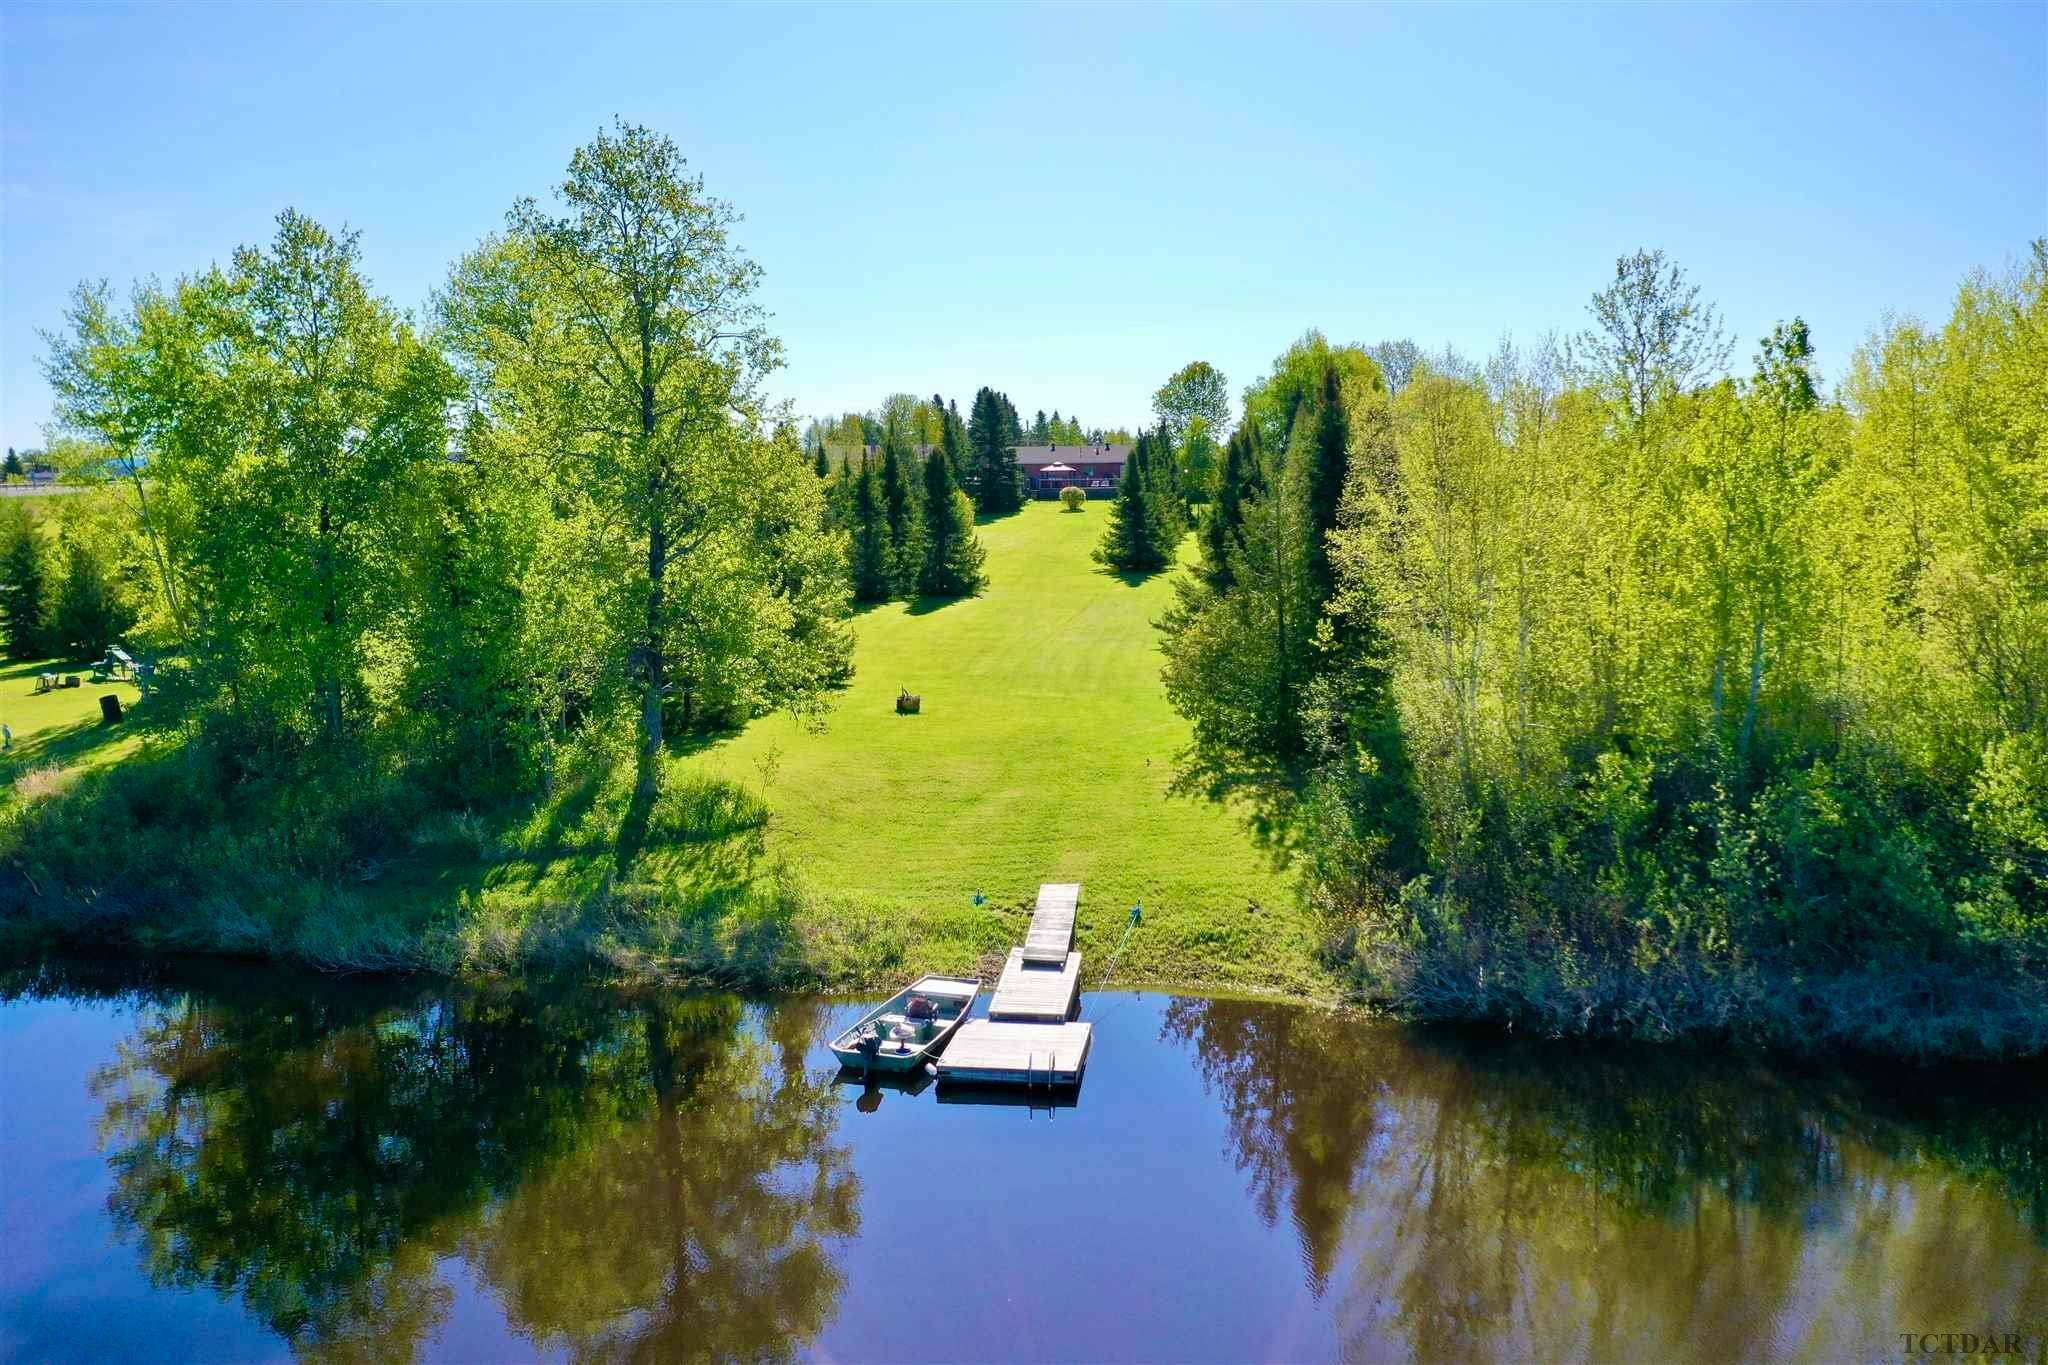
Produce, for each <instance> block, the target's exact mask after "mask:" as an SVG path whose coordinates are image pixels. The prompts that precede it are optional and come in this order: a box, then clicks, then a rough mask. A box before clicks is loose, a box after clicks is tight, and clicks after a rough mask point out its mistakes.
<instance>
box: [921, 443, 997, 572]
mask: <svg viewBox="0 0 2048 1365" xmlns="http://www.w3.org/2000/svg"><path fill="white" fill-rule="evenodd" d="M924 525H925V549H924V568H923V572H921V573H920V574H919V575H918V580H917V590H918V591H919V592H920V593H922V594H924V595H926V596H930V597H972V596H974V595H975V594H976V593H978V592H980V591H981V589H982V587H983V586H984V585H985V584H986V583H987V581H988V577H987V573H986V571H985V570H984V567H983V565H984V561H985V560H986V558H987V555H986V552H985V551H984V550H983V549H982V546H981V541H980V539H979V538H978V537H977V536H976V535H975V533H974V503H973V502H972V500H970V499H969V498H968V496H967V495H966V494H965V493H963V492H961V491H960V487H959V485H958V484H956V483H954V482H953V467H952V464H951V462H950V461H948V460H947V458H946V453H945V452H944V451H943V450H934V451H933V452H932V453H931V454H930V455H929V456H928V457H927V458H926V459H925V462H924Z"/></svg>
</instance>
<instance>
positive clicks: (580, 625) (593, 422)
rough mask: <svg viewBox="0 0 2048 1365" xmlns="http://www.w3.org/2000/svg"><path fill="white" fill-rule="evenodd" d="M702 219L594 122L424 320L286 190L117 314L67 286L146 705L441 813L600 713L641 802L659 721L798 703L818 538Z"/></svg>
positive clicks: (818, 678) (61, 357)
mask: <svg viewBox="0 0 2048 1365" xmlns="http://www.w3.org/2000/svg"><path fill="white" fill-rule="evenodd" d="M733 221H734V214H733V212H732V210H731V209H730V208H729V207H728V206H726V205H725V204H723V203H721V202H720V201H718V200H716V199H713V198H710V197H709V196H707V195H706V194H705V193H704V192H703V183H702V181H701V179H700V178H698V177H695V176H692V175H690V174H689V173H688V171H687V168H686V167H685V165H684V162H683V160H682V158H681V157H680V155H679V154H678V153H677V151H676V148H675V147H674V145H673V144H672V143H670V142H669V141H668V140H667V139H666V138H663V137H660V136H658V135H656V134H652V133H650V132H648V131H647V130H645V129H641V128H636V127H627V126H624V125H621V126H619V127H617V128H615V129H613V130H611V131H609V132H606V133H604V134H601V135H600V136H599V137H598V138H597V139H596V140H595V141H594V142H592V143H591V144H589V145H588V146H586V147H584V148H582V149H580V150H579V151H578V152H577V153H576V155H575V157H574V159H573V161H572V162H571V164H570V167H569V173H568V176H567V178H566V179H565V180H564V181H563V183H562V184H561V185H560V187H559V188H558V190H557V191H556V193H555V195H554V196H553V200H552V202H550V203H548V204H545V205H544V204H542V203H539V202H537V201H534V200H522V201H521V202H520V203H518V204H516V205H515V206H514V207H513V209H512V210H511V212H510V213H509V214H508V216H507V219H506V223H505V226H504V229H503V230H502V231H501V232H499V233H497V234H494V235H492V236H490V237H488V238H486V239H485V240H484V242H483V243H482V244H481V245H480V246H479V247H478V248H477V249H476V251H474V252H473V253H471V254H470V255H468V256H466V257H465V258H464V259H462V260H461V261H459V262H458V263H457V264H456V265H455V267H454V268H453V270H452V271H451V273H450V276H449V278H448V281H447V283H446V285H445V286H444V288H443V289H442V290H441V291H440V292H439V293H438V294H437V296H436V298H435V300H434V304H433V307H432V309H431V313H430V318H431V327H430V329H429V330H428V331H426V332H421V331H418V330H416V329H415V327H414V326H413V325H412V324H411V323H410V322H409V321H408V320H407V319H406V318H405V317H403V316H402V315H401V314H400V313H399V312H398V311H397V310H396V309H395V308H393V307H392V306H391V305H390V304H389V303H387V302H385V301H384V300H382V299H381V298H379V297H377V296H376V295H375V294H374V293H373V292H372V290H371V287H370V285H369V283H368V282H367V281H366V280H365V279H364V278H363V276H362V274H361V271H360V266H359V252H358V246H357V242H356V239H355V237H354V236H353V235H352V234H348V233H334V232H331V231H329V230H328V229H326V228H325V227H323V226H322V225H320V224H318V223H315V222H313V221H312V220H310V219H308V218H306V217H304V216H302V215H300V214H297V213H294V212H287V213H285V214H283V215H282V216H281V217H280V218H279V219H278V224H277V232H276V234H275V236H274V237H273V239H272V240H271V241H270V242H269V243H268V244H267V245H265V246H261V247H248V248H244V249H242V250H240V251H238V252H236V253H235V255H234V256H233V258H232V260H231V261H230V262H229V263H228V264H227V265H226V266H224V267H216V268H214V269H211V270H208V271H205V272H203V273H200V274H196V275H192V276H188V277H186V278H183V279H180V280H178V281H177V282H176V283H174V284H172V285H170V286H168V287H159V286H155V285H148V286H143V287H140V288H138V290H137V291H136V293H135V295H134V297H133V299H132V301H131V302H130V303H129V304H127V305H126V306H122V305H120V304H118V303H117V302H116V300H115V299H114V297H113V296H112V295H111V294H110V292H109V291H108V290H106V289H105V288H104V287H101V286H86V287H82V288H81V289H80V290H79V291H78V293H77V295H76V297H75V300H74V304H73V307H72V309H71V312H70V316H69V318H68V319H67V326H66V327H65V328H64V329H63V330H62V331H61V332H60V333H58V334H55V335H51V336H49V337H48V338H47V340H48V342H49V345H50V356H49V360H48V364H47V370H48V374H49V377H50V379H51V381H52V384H53V386H54V388H55V390H56V393H57V400H58V408H59V414H60V417H61V418H62V420H63V421H64V422H65V424H66V425H67V426H68V427H70V428H71V429H72V430H74V431H76V432H77V433H79V434H80V435H82V436H84V437H88V438H90V439H91V440H93V441H94V442H97V443H98V445H99V447H100V448H101V450H102V451H103V452H105V458H104V459H103V460H102V462H101V463H102V466H103V468H105V469H107V470H109V471H111V474H110V481H111V482H112V483H113V484H114V485H115V486H116V487H127V488H129V490H130V496H129V498H128V503H129V510H130V514H131V524H130V533H131V535H132V537H133V540H134V543H135V544H137V545H138V546H145V547H147V551H146V553H140V554H138V555H137V556H136V557H135V558H136V559H137V560H138V561H139V562H140V564H141V565H143V566H146V567H145V568H144V571H143V574H142V577H143V586H144V589H145V591H144V592H143V594H142V599H143V600H142V601H141V603H140V607H139V616H140V620H139V623H138V626H137V629H138V631H139V633H140V635H141V636H142V637H143V638H144V639H146V640H147V641H148V643H149V645H150V646H151V647H152V648H153V649H154V650H156V651H158V652H161V653H162V654H163V655H164V656H165V658H166V660H167V663H166V667H165V670H164V674H163V676H164V680H165V689H164V690H165V693H166V697H165V702H164V709H163V711H162V712H160V715H161V716H162V717H164V718H169V717H172V716H175V717H176V718H177V720H178V722H179V723H180V724H182V725H185V726H188V727H196V730H195V733H197V734H199V735H201V736H202V737H206V736H211V737H212V738H213V739H214V740H216V741H218V743H217V744H216V745H215V746H214V747H215V749H217V750H218V751H219V752H221V753H224V754H232V755H233V756H234V762H235V763H236V764H238V765H244V766H246V765H251V764H254V765H257V766H259V767H262V766H265V765H268V766H271V767H275V766H277V765H278V764H284V765H286V766H291V765H294V764H298V765H303V764H304V763H308V762H311V763H314V764H316V765H321V766H334V765H336V764H340V765H342V766H347V765H351V764H356V763H360V762H361V761H364V760H366V759H367V760H375V761H378V762H382V763H385V764H387V765H388V764H397V765H398V766H400V767H401V768H405V769H408V770H412V771H416V772H418V773H421V774H423V775H425V776H427V777H429V778H430V779H432V780H434V781H440V782H446V783H448V784H449V785H450V786H451V787H453V788H454V789H456V790H457V791H459V792H461V793H462V794H463V799H465V800H466V799H469V797H470V796H472V795H474V794H476V793H477V792H478V791H479V789H481V790H483V791H486V792H490V791H496V792H509V791H517V790H522V789H526V788H529V787H532V786H533V785H534V784H536V783H542V784H544V783H545V782H546V781H547V780H548V778H549V775H550V774H551V772H552V767H551V765H552V761H553V755H554V753H555V750H556V747H557V745H558V744H559V743H560V742H561V741H563V740H565V739H567V738H570V737H572V736H573V735H575V734H576V733H578V732H579V731H581V730H584V729H586V728H588V727H590V726H593V725H596V726H599V727H608V726H609V725H610V723H611V721H612V720H613V719H614V718H616V719H617V720H618V721H619V722H620V723H621V724H622V725H627V724H630V726H631V727H632V728H633V729H635V730H636V731H637V733H638V736H639V754H640V763H639V773H640V776H639V783H640V786H641V789H642V791H643V792H651V791H652V790H653V788H654V786H655V784H656V783H657V782H658V778H659V762H658V760H659V756H660V752H661V749H662V746H663V743H664V740H665V738H666V736H667V735H668V734H669V733H670V731H671V730H673V729H674V728H675V727H678V726H681V727H686V728H687V727H695V726H701V725H716V724H729V723H732V722H735V721H738V720H742V719H745V718H747V717H749V716H752V715H755V714H758V713H760V712H762V711H763V710H766V709H770V708H775V707H788V708H793V709H796V710H799V711H804V710H810V709H814V708H816V707H817V706H819V705H820V704H821V702H822V697H823V694H824V690H825V689H826V688H827V687H828V686H829V685H830V684H831V683H832V682H833V681H834V680H836V679H837V678H839V677H842V676H844V673H845V671H846V669H847V668H848V666H849V649H850V637H849V635H848V632H847V630H846V628H845V626H844V624H843V621H844V617H845V614H846V603H847V596H848V593H847V575H846V564H847V555H848V547H847V541H846V538H845V536H844V535H843V534H841V533H839V532H837V531H834V530H832V529H830V528H828V526H827V525H826V508H825V496H824V489H823V487H822V486H821V484H820V481H819V479H818V477H817V476H816V473H815V472H814V466H813V462H812V461H811V459H810V458H808V456H807V455H806V453H805V452H804V451H803V449H802V448H801V446H800V444H799V441H798V439H797V437H796V434H795V432H794V431H793V430H791V429H789V428H788V427H787V426H786V425H784V424H781V423H779V422H777V421H776V420H775V419H774V417H773V415H772V414H771V413H770V412H769V411H768V410H767V409H766V407H765V405H764V403H763V400H762V398H761V395H760V384H761V380H762V379H763V377H764V376H765V375H767V374H768V373H769V372H770V371H772V370H773V369H774V368H775V367H776V365H777V364H778V363H779V357H780V350H779V346H778V344H777V343H776V342H775V340H774V339H773V338H772V337H771V336H769V335H768V334H767V332H766V330H765V329H764V327H763V326H762V322H761V314H760V311H759V309H758V308H757V307H756V306H755V305H754V304H753V302H752V301H751V300H752V294H753V291H754V288H755V284H756V281H757V279H758V273H759V272H758V268H757V267H756V266H755V265H753V263H752V262H750V261H748V260H747V259H746V257H745V255H744V254H743V253H742V252H741V251H740V249H739V248H738V247H737V246H736V245H735V244H734V243H733V242H732V241H731V239H730V229H731V226H732V223H733ZM145 462H146V466H145ZM145 467H146V474H145V473H144V472H143V470H144V469H145ZM123 471H125V472H126V473H127V474H129V475H131V476H132V477H131V478H127V479H123V478H122V477H120V475H121V474H122V472H123ZM910 477H911V486H912V487H913V488H914V487H915V474H914V472H913V474H912V475H911V476H910ZM629 718H630V720H629Z"/></svg>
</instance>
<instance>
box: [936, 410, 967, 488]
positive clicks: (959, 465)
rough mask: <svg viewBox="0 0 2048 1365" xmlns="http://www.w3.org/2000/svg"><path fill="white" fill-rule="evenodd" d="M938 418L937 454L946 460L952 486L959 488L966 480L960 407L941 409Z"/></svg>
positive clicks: (965, 458)
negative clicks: (939, 420)
mask: <svg viewBox="0 0 2048 1365" xmlns="http://www.w3.org/2000/svg"><path fill="white" fill-rule="evenodd" d="M939 416H940V418H941V425H940V427H939V453H940V454H941V455H943V456H945V458H946V468H947V470H948V471H949V472H950V473H951V474H952V478H953V486H954V487H955V488H959V487H960V486H961V485H962V484H963V483H965V482H966V479H967V441H966V436H967V433H966V432H964V431H962V430H961V429H960V407H959V405H958V404H954V405H953V406H952V407H950V408H941V409H940V410H939Z"/></svg>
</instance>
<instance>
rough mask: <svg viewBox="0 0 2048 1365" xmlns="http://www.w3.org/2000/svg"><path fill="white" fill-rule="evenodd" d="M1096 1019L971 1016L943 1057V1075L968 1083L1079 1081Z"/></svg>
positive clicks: (945, 1077)
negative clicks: (1022, 1019) (1019, 1021)
mask: <svg viewBox="0 0 2048 1365" xmlns="http://www.w3.org/2000/svg"><path fill="white" fill-rule="evenodd" d="M1094 1037H1095V1026H1094V1025H1093V1024H1016V1023H999V1022H997V1021H995V1020H991V1019H970V1020H968V1021H967V1022H966V1023H964V1024H962V1025H961V1026H960V1031H959V1032H958V1033H955V1034H954V1035H953V1040H952V1041H951V1042H949V1043H947V1044H946V1050H945V1052H944V1053H943V1054H942V1055H941V1056H940V1057H939V1079H940V1080H941V1081H958V1082H961V1083H963V1084H967V1085H1045V1086H1065V1085H1078V1084H1080V1082H1081V1069H1082V1068H1083V1067H1085V1066H1087V1065H1088V1048H1089V1045H1090V1044H1091V1043H1092V1042H1093V1041H1094Z"/></svg>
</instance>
